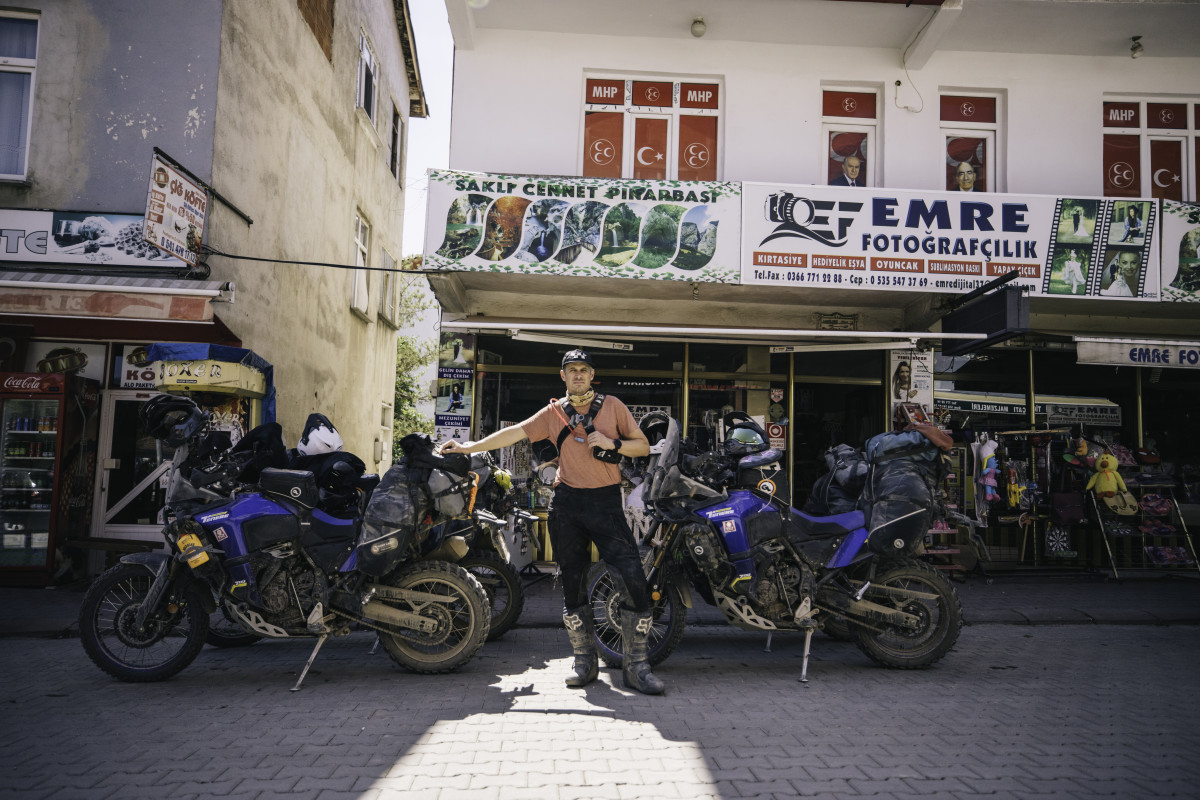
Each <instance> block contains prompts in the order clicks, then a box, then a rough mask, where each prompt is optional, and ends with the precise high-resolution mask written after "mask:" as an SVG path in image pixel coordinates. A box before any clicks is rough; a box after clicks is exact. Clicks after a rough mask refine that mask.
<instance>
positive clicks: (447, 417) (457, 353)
mask: <svg viewBox="0 0 1200 800" xmlns="http://www.w3.org/2000/svg"><path fill="white" fill-rule="evenodd" d="M474 395H475V334H473V333H456V332H454V331H450V332H445V331H443V332H442V338H441V347H440V349H439V350H438V380H437V396H436V397H435V398H434V400H433V402H434V406H433V422H434V425H436V426H437V428H438V438H439V440H442V439H457V440H458V441H462V440H464V439H469V438H470V436H471V404H472V402H473V401H474ZM443 429H447V430H446V431H445V432H444V435H443Z"/></svg>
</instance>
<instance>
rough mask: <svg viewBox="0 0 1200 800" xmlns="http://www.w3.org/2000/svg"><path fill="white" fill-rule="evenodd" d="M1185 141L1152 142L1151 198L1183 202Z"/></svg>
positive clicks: (1158, 140) (1156, 140) (1163, 140)
mask: <svg viewBox="0 0 1200 800" xmlns="http://www.w3.org/2000/svg"><path fill="white" fill-rule="evenodd" d="M1183 143H1184V140H1183V139H1152V140H1150V196H1151V197H1153V198H1155V199H1160V198H1161V199H1164V200H1178V201H1180V202H1182V201H1183Z"/></svg>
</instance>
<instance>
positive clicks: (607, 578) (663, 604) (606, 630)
mask: <svg viewBox="0 0 1200 800" xmlns="http://www.w3.org/2000/svg"><path fill="white" fill-rule="evenodd" d="M587 589H588V604H589V605H590V606H591V607H592V623H593V625H594V626H595V634H594V638H595V640H596V649H597V650H598V651H599V654H600V660H601V661H603V662H604V665H605V666H606V667H611V668H613V669H616V668H619V667H620V666H621V662H622V661H623V660H624V659H623V653H622V647H621V618H620V608H621V603H622V602H624V600H625V582H624V581H622V580H621V576H619V575H617V574H616V573H614V572H610V571H609V569H608V565H607V564H605V563H604V562H603V561H597V562H596V563H595V564H592V566H591V568H590V569H589V570H588V575H587ZM653 610H654V626H653V627H652V628H651V629H650V633H649V635H647V637H646V650H647V660H648V661H649V662H650V665H651V666H658V665H659V664H661V663H662V662H663V661H666V660H667V656H669V655H671V653H673V652H675V648H676V647H678V646H679V642H680V641H682V640H683V631H684V627H685V626H686V625H687V606H686V605H684V602H683V597H682V595H680V593H679V588H678V587H677V586H675V584H673V583H669V584H667V588H666V591H665V592H663V595H662V597H661V598H660V599H659V601H658V602H657V603H655V604H654V609H653Z"/></svg>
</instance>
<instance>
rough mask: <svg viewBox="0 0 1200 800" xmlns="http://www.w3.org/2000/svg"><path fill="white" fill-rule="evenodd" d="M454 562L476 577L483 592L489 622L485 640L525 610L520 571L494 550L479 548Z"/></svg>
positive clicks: (495, 636) (499, 633) (503, 630)
mask: <svg viewBox="0 0 1200 800" xmlns="http://www.w3.org/2000/svg"><path fill="white" fill-rule="evenodd" d="M458 565H459V566H460V567H462V568H464V569H466V570H467V571H468V572H470V573H471V574H472V575H474V576H475V577H476V579H478V581H479V582H480V583H481V584H483V591H485V592H487V598H488V604H489V606H490V607H491V609H492V625H491V627H490V628H489V629H488V637H487V640H488V641H489V642H490V641H493V640H494V639H499V638H500V637H501V636H503V635H504V634H505V633H506V632H507V631H508V630H509V629H510V628H511V627H512V626H513V625H515V624H516V623H517V619H518V618H519V617H520V616H521V612H522V611H524V610H525V587H524V585H523V584H522V583H521V575H520V574H519V573H518V572H517V570H516V569H515V568H514V567H513V565H512V564H510V563H508V562H507V561H505V560H504V559H503V558H501V557H500V556H498V555H497V554H495V553H492V552H488V551H481V552H478V553H467V555H466V557H465V558H463V559H461V560H459V561H458Z"/></svg>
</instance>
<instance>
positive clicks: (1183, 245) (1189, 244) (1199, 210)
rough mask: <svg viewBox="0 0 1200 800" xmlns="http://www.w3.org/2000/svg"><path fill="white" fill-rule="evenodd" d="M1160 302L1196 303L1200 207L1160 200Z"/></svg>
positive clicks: (1199, 279) (1199, 293)
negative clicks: (1161, 219)
mask: <svg viewBox="0 0 1200 800" xmlns="http://www.w3.org/2000/svg"><path fill="white" fill-rule="evenodd" d="M1162 261H1163V264H1162V299H1163V300H1171V301H1175V302H1180V303H1196V302H1200V204H1196V203H1177V202H1175V201H1174V200H1164V201H1163V224H1162Z"/></svg>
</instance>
